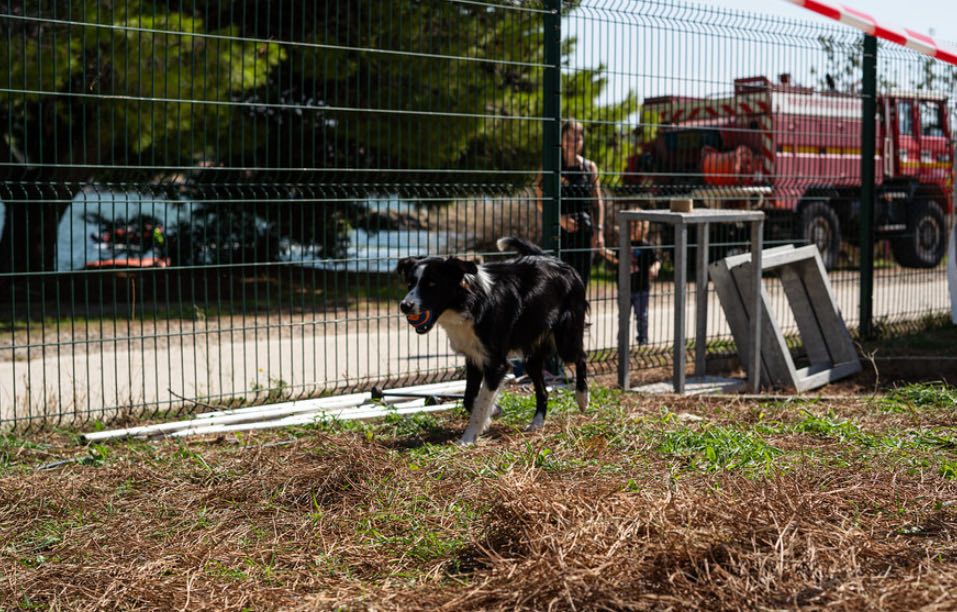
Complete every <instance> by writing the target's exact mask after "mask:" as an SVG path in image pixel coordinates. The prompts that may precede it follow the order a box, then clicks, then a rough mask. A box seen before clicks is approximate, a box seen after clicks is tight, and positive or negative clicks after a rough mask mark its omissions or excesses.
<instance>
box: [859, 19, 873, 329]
mask: <svg viewBox="0 0 957 612" xmlns="http://www.w3.org/2000/svg"><path fill="white" fill-rule="evenodd" d="M863 69H864V74H863V79H862V89H863V91H862V93H861V234H860V245H861V306H860V331H861V336H863V337H868V336H870V335H871V334H872V333H873V315H874V309H873V297H874V227H873V223H874V175H875V168H874V166H875V163H874V154H875V150H874V149H875V142H874V141H875V138H876V133H875V125H874V124H875V120H876V114H877V38H875V37H874V36H870V35H865V36H864V57H863Z"/></svg>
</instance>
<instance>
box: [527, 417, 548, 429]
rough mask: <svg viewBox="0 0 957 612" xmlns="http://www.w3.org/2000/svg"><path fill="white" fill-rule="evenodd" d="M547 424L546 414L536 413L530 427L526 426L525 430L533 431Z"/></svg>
mask: <svg viewBox="0 0 957 612" xmlns="http://www.w3.org/2000/svg"><path fill="white" fill-rule="evenodd" d="M544 426H545V416H544V415H541V414H536V415H535V418H533V419H532V422H531V423H529V424H528V427H526V428H525V431H527V432H529V433H531V432H533V431H538V430H539V429H541V428H542V427H544Z"/></svg>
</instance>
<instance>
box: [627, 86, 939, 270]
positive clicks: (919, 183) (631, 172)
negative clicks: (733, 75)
mask: <svg viewBox="0 0 957 612" xmlns="http://www.w3.org/2000/svg"><path fill="white" fill-rule="evenodd" d="M877 108H878V113H877V114H878V123H879V125H878V126H877V143H876V164H875V165H876V183H877V187H876V194H877V201H876V202H875V210H874V228H875V231H876V234H877V236H878V237H879V238H887V239H889V240H890V244H891V248H892V251H893V254H894V257H895V259H896V260H897V261H898V262H899V263H900V264H901V265H904V266H908V267H916V268H929V267H933V266H936V265H937V264H938V263H939V262H940V259H941V258H942V257H943V254H944V251H945V248H946V235H947V224H946V219H947V215H949V214H950V213H951V211H952V208H953V204H952V198H951V192H952V187H953V180H954V178H953V168H954V166H953V159H952V155H953V151H954V146H953V145H954V143H953V139H952V136H951V126H950V122H949V118H948V112H947V99H946V97H944V96H940V95H935V94H932V93H929V92H924V91H912V92H889V93H887V94H884V95H882V96H880V97H879V99H878V101H877ZM860 115H861V102H860V97H859V96H856V95H852V94H846V93H839V92H836V91H824V92H821V91H816V90H814V89H812V88H808V87H800V86H795V85H792V84H791V83H790V77H789V76H788V75H781V76H780V77H779V81H778V82H776V83H775V82H772V81H770V80H769V79H767V78H765V77H752V78H744V79H737V80H735V82H734V93H733V94H732V95H730V96H727V97H713V98H690V97H676V96H667V97H659V98H651V99H647V100H645V102H644V105H643V107H642V126H641V127H640V128H639V130H638V132H639V139H638V140H639V143H638V146H639V148H638V151H637V152H636V153H635V154H634V155H632V156H631V157H630V158H629V159H628V167H627V168H626V172H625V183H626V184H631V185H640V186H642V193H643V194H648V193H650V194H651V197H652V199H655V200H657V201H659V202H661V203H664V202H665V201H666V200H667V199H668V198H671V197H675V196H685V197H691V198H693V199H694V200H695V201H696V205H697V206H706V207H725V208H732V207H734V208H742V207H748V208H760V209H762V210H764V211H765V212H766V213H767V214H768V219H769V223H768V226H769V229H771V233H772V237H781V236H780V232H781V231H787V232H788V233H789V234H790V235H789V236H787V238H788V239H797V240H802V241H807V242H810V243H814V244H817V246H818V248H819V249H820V251H821V255H822V257H823V259H824V261H825V264H826V265H827V266H828V267H831V266H833V265H834V264H835V263H836V262H837V259H838V257H839V254H840V248H841V240H842V239H843V240H846V241H847V242H849V243H851V244H854V243H856V242H857V235H858V216H859V211H860V189H861V180H860V154H861V148H860V134H861V118H860ZM774 228H777V229H776V230H775V229H774ZM782 228H787V229H786V230H782ZM774 234H777V236H774Z"/></svg>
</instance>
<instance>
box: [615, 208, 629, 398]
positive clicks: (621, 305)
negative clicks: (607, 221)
mask: <svg viewBox="0 0 957 612" xmlns="http://www.w3.org/2000/svg"><path fill="white" fill-rule="evenodd" d="M630 226H631V221H629V220H628V219H625V218H623V217H622V216H619V217H618V386H620V387H621V388H622V389H628V388H629V384H628V365H629V364H628V361H629V359H630V358H631V351H630V350H629V348H630V346H631V299H630V298H631V265H630V264H631V257H630V256H629V251H630V249H631V242H630V236H631V232H630Z"/></svg>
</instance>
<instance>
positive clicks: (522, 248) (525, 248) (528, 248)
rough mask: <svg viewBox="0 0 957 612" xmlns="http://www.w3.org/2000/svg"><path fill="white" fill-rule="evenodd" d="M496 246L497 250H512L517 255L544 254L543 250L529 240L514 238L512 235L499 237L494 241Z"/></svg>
mask: <svg viewBox="0 0 957 612" xmlns="http://www.w3.org/2000/svg"><path fill="white" fill-rule="evenodd" d="M495 244H496V245H497V246H498V250H499V251H503V252H504V251H514V252H516V253H518V254H519V255H544V254H545V251H543V250H541V249H540V248H538V247H537V246H535V245H534V244H532V243H531V242H528V241H526V240H522V239H521V238H515V237H514V236H506V237H505V238H499V239H498V241H497V242H496V243H495Z"/></svg>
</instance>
